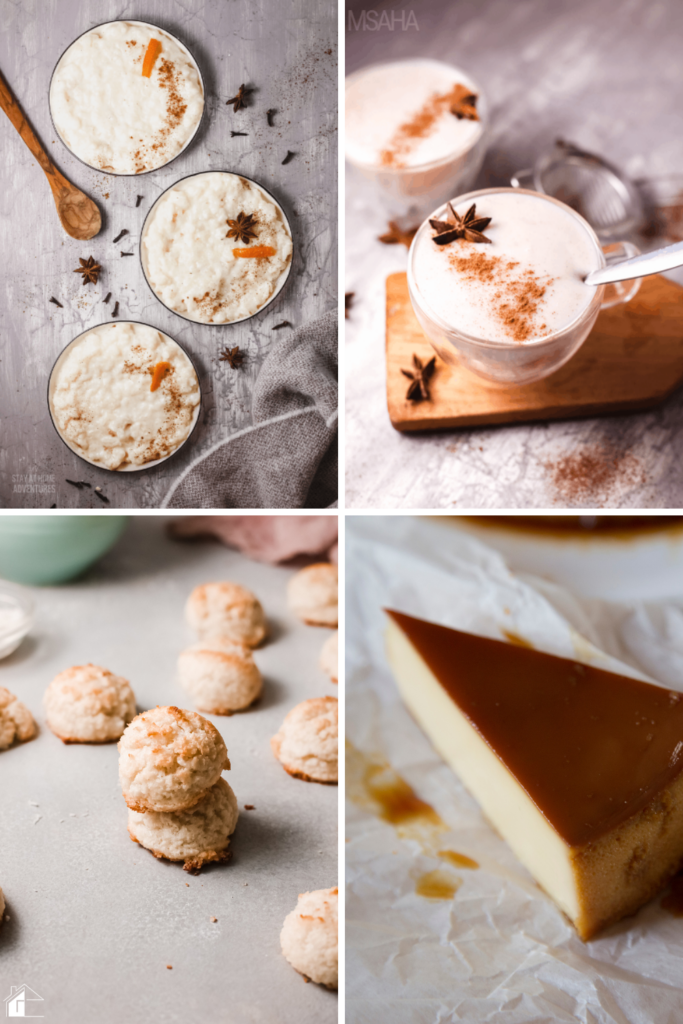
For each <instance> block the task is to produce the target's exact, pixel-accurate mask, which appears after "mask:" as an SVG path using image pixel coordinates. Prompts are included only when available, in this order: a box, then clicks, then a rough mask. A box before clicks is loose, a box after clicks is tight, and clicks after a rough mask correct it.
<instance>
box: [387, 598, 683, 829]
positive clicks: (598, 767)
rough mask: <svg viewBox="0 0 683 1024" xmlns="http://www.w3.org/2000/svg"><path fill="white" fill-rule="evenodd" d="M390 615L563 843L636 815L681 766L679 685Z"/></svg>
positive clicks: (682, 696) (682, 711)
mask: <svg viewBox="0 0 683 1024" xmlns="http://www.w3.org/2000/svg"><path fill="white" fill-rule="evenodd" d="M388 614H389V615H390V616H391V618H392V619H393V620H394V622H395V623H396V624H397V625H398V626H399V627H400V629H401V630H402V631H403V632H404V633H405V635H406V636H407V637H408V639H409V640H410V641H411V643H412V644H413V645H414V647H415V648H416V650H417V651H418V652H419V654H420V656H421V657H422V659H423V660H424V662H425V663H426V664H427V666H428V667H429V669H430V670H431V671H432V672H433V674H434V675H435V676H436V678H437V679H438V681H439V683H440V684H441V686H442V687H443V688H444V690H445V691H446V692H447V693H448V695H449V696H450V697H451V699H452V700H453V702H454V703H455V704H456V705H457V706H458V708H459V709H460V711H461V712H462V713H463V714H464V715H465V716H466V718H467V719H468V720H469V722H470V724H471V725H472V726H473V727H474V728H475V729H476V730H477V732H478V733H479V734H480V735H481V736H482V738H483V739H484V740H485V741H486V743H487V744H488V745H489V746H490V747H491V749H492V750H493V751H494V752H495V753H496V754H497V755H498V757H499V758H500V760H501V761H502V762H503V764H504V765H505V766H506V767H507V768H508V770H509V771H510V772H511V773H512V774H513V775H514V777H515V778H516V780H517V782H518V783H519V784H520V785H521V786H522V787H523V789H524V790H525V791H526V793H527V794H528V796H529V797H530V798H531V799H532V800H533V801H534V803H535V804H536V806H537V807H538V809H539V810H540V811H541V813H542V814H543V815H544V816H545V817H546V818H547V820H548V821H549V823H550V824H551V825H552V826H553V828H554V829H555V830H556V831H557V832H558V833H559V835H560V836H561V837H562V838H563V839H564V840H565V842H566V843H568V844H569V845H570V846H574V847H577V846H584V845H585V844H587V843H590V842H592V841H594V840H596V839H598V838H599V837H600V836H602V835H604V834H605V833H606V832H609V831H610V830H611V829H613V828H615V827H616V826H617V825H620V824H621V823H623V822H624V821H626V820H627V819H628V818H630V817H631V816H632V815H634V814H637V813H638V812H639V811H641V810H642V809H643V808H644V807H645V806H646V805H647V804H649V803H650V801H652V800H653V799H654V798H655V797H656V795H657V794H658V793H659V792H660V791H661V790H662V789H664V788H665V787H667V786H668V785H669V784H670V783H671V782H672V781H673V780H674V779H675V778H676V777H677V776H678V775H680V773H681V771H682V770H683V694H681V693H674V692H671V691H669V690H666V689H664V688H663V687H661V686H654V685H652V684H650V683H643V682H641V681H640V680H638V679H630V678H628V677H627V676H620V675H616V674H615V673H612V672H605V671H603V670H602V669H598V668H594V667H592V666H590V665H583V664H579V663H577V662H574V661H570V660H569V659H566V658H557V657H555V656H554V655H552V654H545V653H543V652H541V651H536V650H533V649H530V648H527V647H520V646H516V645H513V644H506V643H502V642H501V641H499V640H489V639H487V638H485V637H480V636H474V635H472V634H469V633H461V632H459V631H458V630H455V629H448V628H446V627H445V626H437V625H435V624H434V623H431V622H424V621H422V620H420V619H414V618H412V617H411V616H408V615H403V614H402V613H400V612H393V611H390V612H388Z"/></svg>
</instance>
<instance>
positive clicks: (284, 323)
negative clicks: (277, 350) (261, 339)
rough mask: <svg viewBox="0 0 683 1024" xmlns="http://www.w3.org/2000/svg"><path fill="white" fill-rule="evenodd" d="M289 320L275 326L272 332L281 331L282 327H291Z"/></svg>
mask: <svg viewBox="0 0 683 1024" xmlns="http://www.w3.org/2000/svg"><path fill="white" fill-rule="evenodd" d="M291 326H292V325H291V324H290V322H289V320H283V321H282V323H280V324H275V327H271V328H270V329H271V331H279V330H280V328H281V327H291Z"/></svg>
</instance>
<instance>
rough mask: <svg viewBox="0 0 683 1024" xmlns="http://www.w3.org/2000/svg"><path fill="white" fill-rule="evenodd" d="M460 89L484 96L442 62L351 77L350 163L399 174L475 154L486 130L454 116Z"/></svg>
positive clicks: (385, 67) (386, 67) (384, 67)
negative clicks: (393, 171) (471, 151)
mask: <svg viewBox="0 0 683 1024" xmlns="http://www.w3.org/2000/svg"><path fill="white" fill-rule="evenodd" d="M459 85H460V86H463V87H464V88H465V89H466V90H469V91H470V92H471V93H473V94H475V95H476V94H478V89H477V87H476V86H475V84H474V82H473V81H472V79H471V78H469V76H468V75H466V74H465V73H464V72H462V71H460V70H459V69H458V68H455V67H451V65H449V64H442V63H441V62H440V61H436V60H406V61H398V62H397V63H392V64H379V65H375V66H373V67H369V68H368V69H367V70H365V71H360V72H358V73H357V74H354V75H352V76H350V77H349V79H348V81H347V85H346V156H347V158H348V159H349V160H350V161H351V163H355V164H360V165H366V166H367V165H372V166H375V167H384V168H395V169H399V168H409V167H419V166H421V165H424V164H429V163H433V162H434V161H438V160H443V159H446V158H448V157H453V156H456V155H458V154H462V153H464V152H466V151H467V150H469V149H471V148H472V146H474V145H475V143H476V142H477V141H478V140H479V138H480V136H481V134H482V124H481V121H479V120H472V119H469V118H467V117H457V116H456V115H455V114H453V113H451V106H452V105H453V102H454V100H455V99H456V98H457V96H458V92H457V91H456V92H454V89H456V87H457V86H459ZM475 107H476V104H475ZM442 194H443V193H442Z"/></svg>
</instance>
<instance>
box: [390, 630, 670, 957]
mask: <svg viewBox="0 0 683 1024" xmlns="http://www.w3.org/2000/svg"><path fill="white" fill-rule="evenodd" d="M415 623H417V624H418V626H419V628H418V629H417V630H416V629H415V628H414V627H413V625H412V624H415ZM425 627H427V629H426V631H425ZM432 630H435V631H437V632H436V633H435V634H434V636H438V637H439V640H438V642H439V643H441V644H443V643H445V644H449V643H450V645H451V647H452V658H453V665H454V666H456V667H455V668H454V670H453V674H454V675H455V676H457V677H458V679H457V680H456V682H455V683H454V682H453V680H452V679H450V680H448V685H447V686H445V685H444V679H443V676H444V674H445V673H447V672H448V669H447V668H446V669H444V668H443V665H444V664H447V663H448V661H447V656H446V655H445V654H444V651H441V654H440V659H438V660H439V661H440V667H439V668H437V671H436V672H435V671H434V669H435V665H434V659H431V660H432V664H431V665H430V663H429V662H430V652H429V650H427V649H426V648H427V647H428V645H429V637H430V635H431V632H430V631H432ZM440 631H442V632H440ZM411 633H412V635H411ZM469 636H470V635H468V634H462V633H459V632H458V631H457V630H449V629H446V627H441V626H435V625H433V624H428V623H421V622H420V620H415V619H412V618H411V617H409V616H404V615H401V614H400V613H394V612H391V613H389V624H388V629H387V653H388V658H389V662H390V664H391V667H392V669H393V672H394V675H395V678H396V681H397V684H398V688H399V691H400V693H401V696H402V698H403V700H404V701H405V703H406V705H407V706H408V708H409V710H410V711H411V712H412V714H413V715H414V717H415V718H416V720H417V721H418V723H419V724H420V725H421V727H422V728H423V729H424V731H425V732H426V733H427V735H428V736H429V737H430V739H431V740H432V742H433V744H434V746H435V747H436V749H437V750H438V752H439V753H440V754H441V756H442V757H443V758H444V759H445V760H446V761H447V762H448V764H450V765H451V767H452V768H453V769H454V770H455V772H456V773H457V774H458V775H459V776H460V778H461V779H462V781H463V783H464V784H465V786H466V787H467V789H468V790H469V791H470V792H471V793H472V795H473V796H474V797H475V798H476V800H477V801H478V802H479V804H480V806H481V808H482V811H483V812H484V814H485V816H486V817H487V818H488V819H489V821H490V822H491V824H492V825H493V826H494V827H495V829H496V830H497V831H498V833H499V834H500V835H501V836H502V838H503V839H504V840H505V841H506V842H507V843H508V845H509V846H510V847H511V849H512V850H513V852H514V853H515V855H516V856H517V857H518V859H519V860H520V861H521V862H522V864H524V866H525V867H526V868H527V869H528V870H529V871H530V872H531V874H532V875H533V876H534V878H535V879H536V881H537V882H538V884H539V885H540V886H541V887H542V888H543V889H544V890H545V891H546V892H547V893H548V895H549V896H550V897H551V898H552V899H553V900H554V901H555V903H556V904H557V905H558V906H559V907H560V908H561V910H563V911H564V913H565V914H566V915H567V916H568V917H569V918H570V920H571V921H572V922H573V924H574V926H575V927H576V930H577V932H578V934H579V936H580V937H581V938H582V939H583V940H588V939H590V938H592V937H593V936H594V935H596V934H597V933H598V932H599V931H601V930H602V929H604V928H606V927H607V926H608V925H610V924H613V923H614V922H616V921H619V920H620V919H621V918H623V917H625V916H627V915H629V914H633V913H635V911H637V910H638V909H639V908H640V907H641V906H643V904H644V903H646V902H647V901H648V900H649V899H651V898H652V897H653V896H654V895H655V894H656V893H657V892H659V891H660V890H661V889H662V888H663V887H664V886H665V885H666V883H667V882H668V881H669V880H670V878H671V877H672V876H673V875H674V874H675V873H676V872H677V871H678V870H679V868H680V866H681V863H682V861H683V758H680V762H679V760H678V759H679V757H680V755H681V751H683V742H682V743H681V744H680V747H679V745H678V743H677V740H676V736H677V735H678V731H679V729H680V735H681V739H682V740H683V700H682V698H681V695H680V694H672V693H670V692H669V691H667V690H664V689H663V688H661V687H655V686H650V684H646V683H640V682H639V681H637V680H629V679H627V677H617V676H614V675H613V674H612V673H603V672H600V670H597V669H589V668H588V667H586V666H579V665H576V664H575V663H572V662H569V661H567V660H566V659H562V658H554V657H553V656H551V655H545V654H542V653H541V652H537V651H533V650H531V651H523V650H522V649H520V648H518V647H514V646H513V645H511V644H504V643H501V642H499V641H494V640H487V639H486V638H481V637H471V641H473V644H472V643H470V640H468V639H463V638H468V637H469ZM488 645H495V646H494V647H493V648H491V647H489V646H488ZM464 648H467V652H466V654H465V652H464ZM489 653H490V657H489V660H492V661H493V662H494V663H495V667H492V670H493V671H495V673H496V681H495V687H494V689H495V688H498V687H500V686H501V684H502V685H503V686H505V685H507V686H509V687H510V688H512V689H513V690H514V687H515V680H516V678H519V676H518V674H519V673H520V672H525V677H524V678H525V692H524V700H526V701H531V704H530V705H529V707H530V711H529V714H530V715H533V716H535V717H534V725H535V726H536V725H537V724H539V723H540V727H541V728H542V722H543V715H544V714H548V715H549V716H552V719H553V720H552V721H551V720H550V718H549V720H548V727H549V729H551V730H552V729H554V730H557V729H558V722H557V715H558V714H559V715H561V714H562V711H563V708H566V709H567V710H566V714H567V716H568V720H569V728H571V729H573V732H574V733H576V732H577V730H576V717H572V716H575V715H576V714H578V715H579V719H578V720H579V721H581V716H582V712H583V710H584V709H583V706H582V705H581V706H578V707H576V708H573V707H572V701H574V703H576V701H579V702H581V701H585V700H588V701H589V702H590V700H591V697H592V695H593V694H596V692H597V689H599V687H600V685H601V682H602V681H603V680H602V677H605V679H606V680H607V683H606V684H605V685H608V686H610V687H615V686H616V687H617V689H616V691H612V690H610V691H609V693H608V694H607V697H609V696H610V694H611V693H612V692H617V693H618V692H619V691H618V680H622V679H623V680H624V684H623V685H624V686H625V688H626V689H627V690H628V692H629V698H630V699H631V700H633V701H634V705H633V706H634V708H635V709H636V710H635V712H634V713H635V714H636V715H640V712H639V711H638V710H637V709H638V708H639V707H641V706H642V708H643V711H642V716H641V717H642V723H641V722H640V719H638V720H637V721H636V722H635V724H634V725H633V729H634V730H635V735H636V736H637V737H638V739H639V741H640V736H641V734H640V733H639V732H638V729H640V727H641V724H642V728H643V730H648V729H650V730H652V731H653V732H654V731H655V724H652V722H653V721H654V722H655V723H656V724H658V723H659V720H660V718H661V723H662V730H663V732H664V735H662V738H661V744H662V750H661V751H656V752H655V753H656V754H657V756H656V757H651V756H650V750H651V749H652V746H653V743H654V736H653V740H652V741H650V743H649V745H648V741H647V736H648V735H649V734H648V733H647V732H646V731H645V732H643V742H642V743H641V744H640V746H638V747H637V750H636V749H635V748H634V758H635V757H636V755H637V756H638V757H640V758H641V759H642V758H643V757H644V758H645V763H644V764H643V765H641V766H640V767H639V772H640V774H639V776H638V778H637V779H636V780H635V784H634V787H632V791H631V790H630V789H629V788H628V785H627V784H626V783H625V784H624V787H625V788H623V791H622V788H621V787H616V788H615V792H614V811H613V812H612V810H611V806H612V802H613V801H612V799H611V797H610V795H609V792H607V791H605V790H604V786H605V785H607V784H608V783H607V779H608V777H609V776H610V773H614V772H615V771H617V772H618V771H619V769H620V765H619V763H618V761H619V759H622V760H623V759H625V761H624V764H623V770H624V771H627V770H628V760H629V756H628V755H629V743H630V742H632V741H631V740H630V734H629V733H628V731H627V730H626V729H625V727H624V726H623V724H622V723H621V722H620V724H619V729H621V733H620V732H619V730H618V729H617V728H616V726H615V727H614V728H613V729H612V731H611V732H610V727H609V723H605V727H604V744H605V748H606V754H605V757H606V758H609V760H606V761H605V766H603V764H602V761H601V756H600V754H599V753H598V754H597V756H596V753H595V751H596V747H595V742H594V737H593V738H592V743H593V745H592V746H591V745H590V744H588V745H587V746H586V756H587V757H590V758H592V759H593V760H594V761H596V762H597V763H596V765H595V790H596V792H595V794H591V792H590V789H591V772H590V770H589V769H588V770H586V771H584V773H583V775H582V777H581V780H580V782H578V783H577V787H576V793H575V792H574V790H573V789H572V785H573V783H572V780H571V779H568V780H567V779H563V776H562V760H563V758H565V759H566V762H567V772H572V771H573V760H572V759H575V758H577V757H578V758H580V757H581V749H582V744H581V737H580V736H578V735H570V736H569V737H568V738H567V752H565V751H564V750H563V749H562V743H561V742H558V743H557V744H556V747H555V749H556V757H554V758H553V751H552V750H551V751H550V754H548V753H547V752H545V753H543V754H541V755H540V760H539V759H538V758H535V757H534V756H533V754H532V752H528V751H527V753H528V757H525V753H524V751H521V752H520V759H519V760H517V761H516V762H515V765H514V768H515V769H516V770H511V767H510V765H509V764H508V763H506V758H505V756H503V757H501V754H500V750H497V749H496V745H497V741H498V739H499V738H500V735H501V729H502V731H503V733H504V732H505V718H504V709H503V711H502V712H501V716H502V717H501V720H500V721H498V722H497V721H496V720H495V714H496V710H495V709H496V705H497V704H500V703H501V702H500V701H496V700H492V702H491V703H492V707H493V710H491V708H489V707H487V706H486V696H487V695H486V694H484V693H483V692H481V696H480V691H483V690H484V689H485V685H486V684H485V678H486V661H487V654H489ZM535 656H538V658H540V659H541V661H540V671H539V676H538V678H539V694H538V696H537V697H535V696H534V687H533V686H532V685H530V683H529V672H530V671H531V669H530V668H529V666H533V671H534V672H536V671H537V667H536V666H537V662H536V661H535V660H534V658H535ZM508 657H509V659H510V665H509V679H508V680H507V683H506V681H505V680H504V679H501V676H502V675H504V674H505V665H506V661H507V659H508ZM472 658H475V659H476V662H475V664H476V666H477V667H476V671H474V676H476V679H473V680H470V682H473V683H474V688H473V689H472V688H471V687H470V689H469V691H468V682H467V681H466V680H463V673H465V674H466V672H467V669H466V668H463V664H464V662H466V661H467V660H468V659H472ZM444 659H445V660H444ZM543 659H546V660H543ZM458 664H459V668H458V667H457V666H458ZM525 670H526V671H525ZM553 671H554V673H555V674H554V676H553V675H552V673H553ZM544 672H545V673H550V675H549V677H548V691H550V693H549V694H546V693H545V692H544V691H543V689H542V680H543V673H544ZM562 672H565V673H569V674H568V675H567V677H566V678H567V680H568V681H567V683H566V687H565V686H564V677H562ZM439 676H441V678H439ZM615 681H616V682H615ZM458 687H462V688H463V693H464V694H465V695H466V697H467V700H464V701H463V703H464V704H466V705H467V710H466V711H465V710H463V708H462V707H461V706H460V703H459V702H458V700H457V699H455V698H456V697H457V691H458ZM587 687H588V689H587ZM591 687H592V688H593V689H591ZM634 687H635V688H636V689H635V690H634V689H633V688H634ZM639 687H649V688H650V689H651V690H652V691H656V697H657V699H658V701H659V703H655V704H654V705H653V707H654V708H655V710H654V711H652V710H651V709H650V708H649V704H650V703H651V702H652V699H653V694H650V693H648V692H647V690H646V689H645V690H642V691H640V690H639V689H638V688H639ZM454 695H455V696H454ZM496 696H498V694H497V693H494V694H493V697H496ZM546 705H547V706H546ZM605 706H606V707H609V700H608V699H607V700H606V701H605V702H603V703H602V704H601V705H600V710H599V714H600V715H601V716H603V717H604V714H605V712H604V707H605ZM668 708H670V709H671V712H670V713H671V714H672V715H673V716H674V718H675V722H674V723H673V724H672V725H671V724H670V723H669V721H668V718H667V714H668ZM473 709H474V710H473ZM648 714H650V716H651V717H650V718H648V717H647V715H648ZM492 715H493V717H491V716H492ZM652 715H654V716H655V718H654V719H653V718H652ZM473 716H474V719H477V718H479V722H478V723H477V722H476V721H475V720H473ZM658 716H659V717H658ZM482 721H484V722H485V723H488V724H490V725H491V730H490V732H491V736H493V742H491V736H488V737H487V735H486V732H487V727H486V724H485V725H484V727H483V728H482V725H481V723H482ZM601 724H602V723H601ZM627 725H628V726H630V725H631V722H630V719H628V718H627ZM527 726H528V723H526V720H525V727H524V728H523V729H521V730H520V733H521V734H523V735H520V737H519V740H520V743H523V744H525V745H526V746H527V747H528V746H529V743H530V734H529V728H528V727H527ZM514 728H515V722H514V721H510V729H511V730H513V731H514ZM622 734H623V735H622ZM620 737H621V738H622V739H623V740H624V743H625V747H624V749H617V748H618V747H619V744H620V742H621V739H620ZM508 740H509V743H508V745H507V747H506V745H505V743H503V744H498V746H502V747H505V749H506V750H513V751H514V749H515V745H514V743H515V737H514V735H512V736H510V737H508ZM643 744H644V745H643ZM669 748H671V750H670V753H669ZM597 750H598V751H599V750H600V746H599V745H598V747H597ZM641 750H644V754H641ZM610 751H611V753H610ZM544 756H545V757H549V758H550V760H551V761H553V764H552V765H551V764H548V772H549V773H550V777H551V778H552V773H553V772H555V773H557V778H558V780H559V781H558V784H557V792H556V797H557V802H558V807H559V811H558V814H557V819H558V820H557V821H553V816H554V810H555V807H554V804H553V793H555V789H554V788H553V785H552V784H551V785H547V784H545V783H544V787H545V788H543V791H542V793H541V797H540V798H539V797H538V795H536V799H534V798H532V795H530V792H529V789H532V788H533V787H532V786H531V785H530V784H529V782H530V779H531V776H530V775H528V774H526V775H525V769H524V766H525V765H526V764H527V762H529V765H530V768H529V771H531V769H532V768H533V770H535V771H537V772H540V773H542V772H543V764H542V759H543V757H544ZM648 758H649V761H648V760H647V759H648ZM671 759H674V761H675V763H674V764H670V763H669V762H670V761H671ZM508 760H515V759H514V758H510V757H509V755H508ZM662 764H664V765H665V767H664V768H663V769H662ZM520 765H521V769H522V770H520ZM608 768H609V770H607V769H608ZM648 773H650V774H648ZM520 775H524V776H525V777H524V782H526V783H527V785H525V784H524V783H523V782H521V781H520V778H519V776H520ZM650 775H651V777H650ZM532 781H533V780H532ZM565 786H566V787H568V788H567V790H566V793H565V791H564V788H563V787H565ZM641 791H642V792H644V793H646V796H647V799H645V800H642V799H639V796H638V794H639V793H640V792H641ZM632 792H633V794H635V795H632ZM566 794H569V797H568V796H567V795H566ZM625 794H626V796H625ZM539 799H540V802H541V804H543V803H545V807H544V808H543V809H542V807H541V806H539ZM563 799H569V800H570V802H572V804H573V806H572V808H571V815H569V816H568V815H567V814H566V813H563V810H562V808H561V806H560V805H561V802H562V800H563ZM582 800H583V801H585V803H586V810H585V814H584V815H583V817H585V818H586V822H585V827H582V805H581V801H582ZM596 800H599V802H600V807H601V808H603V807H604V808H605V810H604V820H603V818H601V814H603V812H602V810H601V811H600V812H599V813H596V810H595V806H594V804H595V801H596ZM621 803H623V804H624V805H625V806H624V807H623V808H622V807H621V806H618V805H619V804H621ZM629 804H630V806H629ZM589 819H590V820H589ZM558 823H559V825H558ZM577 838H578V839H579V841H576V840H577Z"/></svg>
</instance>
